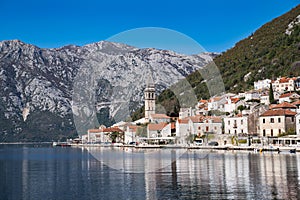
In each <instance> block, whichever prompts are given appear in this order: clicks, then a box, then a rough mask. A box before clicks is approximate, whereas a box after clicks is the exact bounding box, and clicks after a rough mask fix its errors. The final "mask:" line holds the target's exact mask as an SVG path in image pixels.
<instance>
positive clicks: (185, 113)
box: [179, 107, 194, 119]
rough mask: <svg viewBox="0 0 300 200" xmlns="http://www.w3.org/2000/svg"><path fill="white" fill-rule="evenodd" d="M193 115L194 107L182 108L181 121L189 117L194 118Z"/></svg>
mask: <svg viewBox="0 0 300 200" xmlns="http://www.w3.org/2000/svg"><path fill="white" fill-rule="evenodd" d="M193 115H194V112H193V109H192V107H190V108H180V111H179V119H184V118H187V117H190V116H193Z"/></svg>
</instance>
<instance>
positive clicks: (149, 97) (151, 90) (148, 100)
mask: <svg viewBox="0 0 300 200" xmlns="http://www.w3.org/2000/svg"><path fill="white" fill-rule="evenodd" d="M144 95H145V96H144V97H145V119H146V121H147V122H149V119H150V116H151V115H152V114H155V85H154V81H153V78H152V75H150V77H149V78H148V80H147V83H146V89H145V92H144Z"/></svg>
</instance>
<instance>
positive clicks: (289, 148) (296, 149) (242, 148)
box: [0, 142, 300, 153]
mask: <svg viewBox="0 0 300 200" xmlns="http://www.w3.org/2000/svg"><path fill="white" fill-rule="evenodd" d="M37 144H49V145H51V146H53V145H52V144H53V142H7V143H5V142H2V143H0V145H37ZM67 146H68V147H107V148H111V147H118V148H135V149H186V150H217V151H218V150H220V151H224V150H225V151H252V152H278V153H280V152H290V153H296V152H300V146H232V145H225V146H206V145H203V146H187V145H185V146H183V145H127V144H125V145H122V144H116V145H103V144H71V143H69V144H68V145H67ZM53 147H55V146H53ZM57 147H66V146H57ZM291 151H292V152H291Z"/></svg>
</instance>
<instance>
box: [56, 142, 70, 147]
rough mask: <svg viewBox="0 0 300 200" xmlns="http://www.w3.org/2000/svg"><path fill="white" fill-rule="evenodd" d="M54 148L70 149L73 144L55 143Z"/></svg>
mask: <svg viewBox="0 0 300 200" xmlns="http://www.w3.org/2000/svg"><path fill="white" fill-rule="evenodd" d="M52 146H54V147H70V146H71V144H69V143H67V142H53V143H52Z"/></svg>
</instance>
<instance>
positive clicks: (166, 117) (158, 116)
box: [151, 114, 170, 119]
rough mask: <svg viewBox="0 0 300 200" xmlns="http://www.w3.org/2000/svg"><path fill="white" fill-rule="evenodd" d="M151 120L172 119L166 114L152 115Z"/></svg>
mask: <svg viewBox="0 0 300 200" xmlns="http://www.w3.org/2000/svg"><path fill="white" fill-rule="evenodd" d="M151 118H152V119H170V117H169V116H167V115H165V114H152V115H151Z"/></svg>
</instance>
